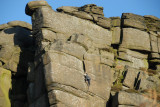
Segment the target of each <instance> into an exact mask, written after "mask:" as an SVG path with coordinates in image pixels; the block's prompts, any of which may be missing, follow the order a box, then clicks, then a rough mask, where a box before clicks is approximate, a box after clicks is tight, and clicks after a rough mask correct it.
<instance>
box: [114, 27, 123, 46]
mask: <svg viewBox="0 0 160 107" xmlns="http://www.w3.org/2000/svg"><path fill="white" fill-rule="evenodd" d="M120 37H121V29H120V27H114V28H113V31H112V44H119V43H120Z"/></svg>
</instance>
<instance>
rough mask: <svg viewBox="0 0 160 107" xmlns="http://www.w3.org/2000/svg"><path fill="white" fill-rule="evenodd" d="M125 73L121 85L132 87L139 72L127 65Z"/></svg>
mask: <svg viewBox="0 0 160 107" xmlns="http://www.w3.org/2000/svg"><path fill="white" fill-rule="evenodd" d="M125 73H126V74H125V77H124V81H123V85H125V86H127V87H129V88H132V89H133V88H134V87H135V84H136V83H135V82H136V81H138V77H139V75H140V72H139V71H138V70H137V69H134V68H131V67H127V68H126V71H125Z"/></svg>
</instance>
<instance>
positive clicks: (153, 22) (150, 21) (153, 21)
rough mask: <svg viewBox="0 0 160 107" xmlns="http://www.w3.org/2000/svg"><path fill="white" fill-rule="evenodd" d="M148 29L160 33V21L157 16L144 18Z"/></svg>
mask: <svg viewBox="0 0 160 107" xmlns="http://www.w3.org/2000/svg"><path fill="white" fill-rule="evenodd" d="M144 18H145V22H146V25H147V29H148V30H150V31H160V19H158V18H157V17H155V16H151V15H146V16H144Z"/></svg>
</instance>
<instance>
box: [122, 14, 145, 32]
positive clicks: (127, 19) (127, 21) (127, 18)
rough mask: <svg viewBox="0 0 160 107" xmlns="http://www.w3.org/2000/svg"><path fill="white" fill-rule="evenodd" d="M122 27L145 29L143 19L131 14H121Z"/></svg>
mask: <svg viewBox="0 0 160 107" xmlns="http://www.w3.org/2000/svg"><path fill="white" fill-rule="evenodd" d="M122 26H123V27H134V28H137V29H140V30H145V29H147V27H146V24H145V19H144V17H143V16H140V15H136V14H133V13H123V14H122Z"/></svg>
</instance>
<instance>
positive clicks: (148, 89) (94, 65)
mask: <svg viewBox="0 0 160 107" xmlns="http://www.w3.org/2000/svg"><path fill="white" fill-rule="evenodd" d="M26 14H27V15H30V16H31V17H32V24H33V25H32V26H33V37H34V38H35V58H34V63H33V64H30V65H31V67H30V74H31V75H29V77H28V78H30V80H31V83H30V85H29V89H28V95H29V99H31V100H30V103H29V105H30V106H35V107H37V106H40V105H41V106H42V105H43V106H46V107H48V106H51V107H55V106H56V107H67V106H69V107H76V106H82V107H105V106H106V105H107V106H113V107H114V106H120V107H123V106H142V105H148V106H158V103H159V102H158V101H159V100H158V99H159V97H160V95H159V91H158V90H159V88H158V87H159V86H160V80H159V77H160V72H159V71H160V64H159V43H160V40H159V36H160V33H159V23H160V21H159V19H158V18H156V17H153V16H144V17H143V16H140V15H135V14H132V13H123V14H122V17H121V18H119V17H111V18H105V17H104V14H103V8H102V7H98V6H96V5H94V4H89V5H85V6H82V7H71V6H66V7H65V6H63V7H60V8H58V9H57V12H56V11H54V10H52V9H51V7H50V6H49V5H48V4H47V2H46V1H32V2H29V3H28V4H27V6H26ZM86 74H87V76H89V78H90V79H91V80H90V81H86ZM33 75H34V76H33ZM33 87H34V88H33ZM110 94H111V96H110ZM150 94H154V95H153V97H149V96H150ZM132 97H133V98H132ZM126 99H127V100H126ZM138 99H141V100H138ZM106 103H107V104H106Z"/></svg>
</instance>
